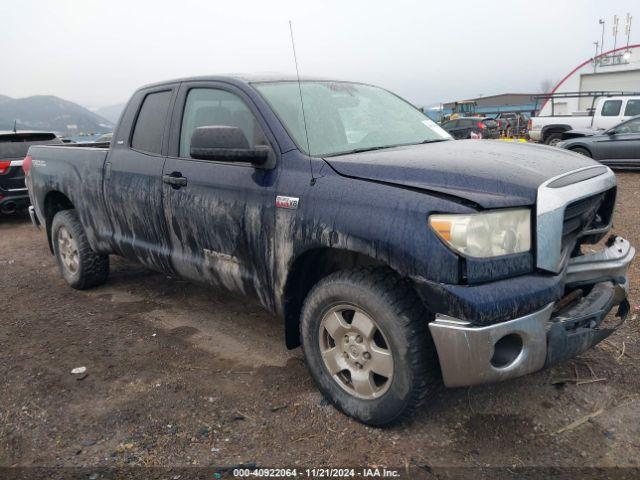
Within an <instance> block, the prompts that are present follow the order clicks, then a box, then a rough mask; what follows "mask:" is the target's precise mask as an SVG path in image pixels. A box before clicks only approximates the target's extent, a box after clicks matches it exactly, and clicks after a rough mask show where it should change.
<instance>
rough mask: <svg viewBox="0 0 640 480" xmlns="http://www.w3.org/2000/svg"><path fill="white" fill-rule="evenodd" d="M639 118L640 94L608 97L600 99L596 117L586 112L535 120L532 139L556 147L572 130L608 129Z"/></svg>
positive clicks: (531, 130) (531, 129) (536, 118)
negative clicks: (564, 135) (565, 133)
mask: <svg viewBox="0 0 640 480" xmlns="http://www.w3.org/2000/svg"><path fill="white" fill-rule="evenodd" d="M549 101H553V100H549ZM558 110H561V108H558ZM635 115H640V95H638V96H628V95H621V96H606V97H602V98H599V99H597V100H596V103H595V109H594V112H593V115H590V114H589V113H588V112H586V111H583V112H573V113H572V114H570V115H546V116H536V117H531V119H530V120H529V137H530V138H531V139H532V140H534V141H537V142H540V143H546V144H547V145H555V144H556V143H558V142H559V141H560V140H561V139H562V134H563V133H564V132H567V131H569V130H607V129H609V128H611V127H614V126H615V125H617V124H619V123H621V122H623V121H624V120H628V119H629V118H631V117H633V116H635Z"/></svg>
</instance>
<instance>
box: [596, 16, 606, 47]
mask: <svg viewBox="0 0 640 480" xmlns="http://www.w3.org/2000/svg"><path fill="white" fill-rule="evenodd" d="M598 23H599V24H600V25H602V38H601V39H600V55H602V54H603V53H604V24H605V21H604V20H603V19H600V20H598ZM596 55H597V52H596Z"/></svg>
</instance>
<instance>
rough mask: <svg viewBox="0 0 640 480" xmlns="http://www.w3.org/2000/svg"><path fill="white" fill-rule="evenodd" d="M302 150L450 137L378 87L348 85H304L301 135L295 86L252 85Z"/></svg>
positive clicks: (324, 152)
mask: <svg viewBox="0 0 640 480" xmlns="http://www.w3.org/2000/svg"><path fill="white" fill-rule="evenodd" d="M254 87H255V88H256V89H257V90H258V91H259V92H260V93H261V94H262V96H263V97H264V98H265V99H266V100H267V102H268V103H269V104H270V105H271V107H272V108H273V110H274V111H275V113H276V114H277V115H278V117H279V118H280V120H281V121H282V122H283V123H284V126H285V128H286V129H287V131H288V132H289V134H290V135H291V136H292V137H293V140H294V141H295V142H296V144H297V145H298V147H299V148H300V150H302V151H303V152H305V153H308V154H310V155H316V156H329V155H339V154H342V153H349V152H353V151H354V150H370V149H371V150H373V149H377V148H386V147H392V146H398V145H411V144H418V143H425V142H429V141H438V140H448V139H450V138H451V136H450V135H449V134H448V133H447V132H446V131H445V130H443V129H442V128H440V127H439V126H438V125H437V124H436V123H435V122H433V121H432V120H431V119H429V117H427V116H426V115H424V114H423V113H422V112H420V111H419V110H417V109H416V108H414V107H413V106H412V105H410V104H409V103H407V102H405V101H404V100H402V99H401V98H399V97H397V96H395V95H394V94H392V93H390V92H388V91H386V90H383V89H382V88H378V87H373V86H370V85H363V84H358V83H347V82H302V83H301V85H300V88H301V89H302V97H303V99H304V116H305V118H306V123H307V132H308V136H309V143H308V147H307V138H306V135H305V125H304V120H303V114H302V108H301V102H300V90H299V87H298V83H297V82H273V83H256V84H254Z"/></svg>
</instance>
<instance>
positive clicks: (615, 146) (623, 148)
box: [556, 115, 640, 169]
mask: <svg viewBox="0 0 640 480" xmlns="http://www.w3.org/2000/svg"><path fill="white" fill-rule="evenodd" d="M564 135H565V136H567V137H573V138H569V139H568V140H565V141H561V142H560V143H558V144H557V145H556V146H558V147H560V148H566V149H567V150H572V151H574V152H576V153H580V154H582V155H585V156H587V157H591V158H593V159H594V160H598V161H599V162H600V163H604V164H605V165H609V166H610V167H614V168H615V167H617V168H629V169H636V168H638V169H640V115H638V116H636V117H633V118H631V119H630V120H627V121H625V122H622V123H620V124H618V125H616V126H615V127H612V128H610V129H609V130H605V131H603V132H595V134H594V133H593V132H584V131H569V132H565V134H564ZM579 135H580V136H579Z"/></svg>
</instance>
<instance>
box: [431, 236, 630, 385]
mask: <svg viewBox="0 0 640 480" xmlns="http://www.w3.org/2000/svg"><path fill="white" fill-rule="evenodd" d="M634 254H635V249H634V248H633V247H632V246H631V245H630V244H629V242H627V241H626V240H624V239H622V238H619V237H618V238H615V239H614V241H613V242H610V244H609V246H608V247H607V248H606V249H604V250H602V251H599V252H596V253H593V254H589V255H583V256H580V257H576V258H573V259H571V260H570V262H569V265H568V267H567V281H566V283H567V284H575V285H576V286H579V285H593V284H598V285H600V286H601V288H595V287H594V288H593V289H592V292H591V293H590V294H589V295H588V296H587V297H586V298H585V302H584V304H583V305H581V306H580V307H579V308H577V307H576V308H575V309H573V310H572V309H568V310H566V309H565V310H562V311H560V312H559V313H556V314H555V316H554V306H555V304H554V303H550V304H548V305H546V306H545V307H544V308H542V309H540V310H538V311H536V312H533V313H531V314H529V315H525V316H523V317H519V318H515V319H513V320H508V321H505V322H502V323H497V324H495V325H489V326H474V325H473V323H471V322H468V321H465V320H460V319H457V318H453V317H449V316H446V315H439V314H438V315H436V319H435V320H434V321H433V322H431V323H430V324H429V330H430V331H431V336H432V337H433V341H434V343H435V345H436V349H437V351H438V357H439V359H440V367H441V370H442V377H443V379H444V384H445V385H446V386H447V387H461V386H467V385H478V384H482V383H493V382H499V381H502V380H507V379H510V378H515V377H519V376H522V375H526V374H528V373H532V372H535V371H538V370H540V369H542V368H543V367H545V366H550V365H552V364H555V363H557V362H558V361H562V360H564V359H566V358H569V357H570V356H573V355H576V354H578V353H580V352H582V351H584V350H586V349H588V348H590V347H591V346H593V345H595V344H596V343H598V342H599V341H601V340H602V339H603V338H606V336H608V335H609V334H610V333H611V332H612V331H613V330H611V329H605V328H601V326H600V324H601V322H602V321H603V320H604V317H605V316H606V314H607V313H608V312H609V311H610V310H611V309H612V308H613V307H614V306H615V305H621V307H620V309H619V313H620V316H622V317H624V316H626V313H627V312H628V302H627V300H626V297H627V289H628V283H627V282H628V281H627V269H628V267H629V263H630V262H631V260H632V259H633V256H634ZM589 297H591V298H589ZM585 305H586V306H585ZM623 307H624V308H623ZM565 330H566V331H567V333H565Z"/></svg>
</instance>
